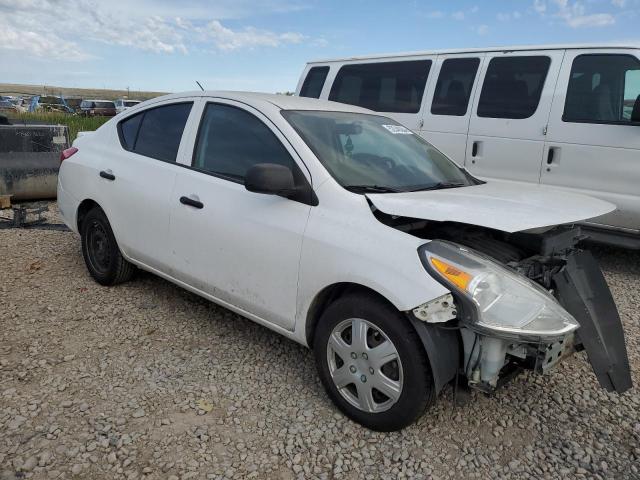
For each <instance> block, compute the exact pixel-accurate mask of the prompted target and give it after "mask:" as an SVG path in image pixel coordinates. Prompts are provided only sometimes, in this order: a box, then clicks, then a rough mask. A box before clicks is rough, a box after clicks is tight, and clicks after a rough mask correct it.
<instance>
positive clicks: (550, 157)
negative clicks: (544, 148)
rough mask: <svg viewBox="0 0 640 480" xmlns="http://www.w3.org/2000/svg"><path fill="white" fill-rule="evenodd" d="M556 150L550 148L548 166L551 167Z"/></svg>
mask: <svg viewBox="0 0 640 480" xmlns="http://www.w3.org/2000/svg"><path fill="white" fill-rule="evenodd" d="M555 151H556V149H555V148H553V147H549V151H548V152H547V165H551V164H552V163H553V157H554V154H555Z"/></svg>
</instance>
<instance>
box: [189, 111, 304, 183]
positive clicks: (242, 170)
mask: <svg viewBox="0 0 640 480" xmlns="http://www.w3.org/2000/svg"><path fill="white" fill-rule="evenodd" d="M257 163H276V164H278V165H284V166H286V167H289V168H291V169H292V170H294V162H293V159H292V158H291V156H290V155H289V152H287V150H286V149H285V148H284V146H283V145H282V143H280V141H279V140H278V139H277V138H276V136H275V135H274V134H273V132H271V130H270V129H269V128H268V127H267V126H266V125H265V124H264V123H263V122H262V121H261V120H259V119H258V118H257V117H255V116H254V115H252V114H250V113H249V112H247V111H245V110H242V109H239V108H236V107H231V106H228V105H221V104H209V105H207V109H206V111H205V114H204V116H203V118H202V123H201V125H200V131H199V134H198V141H197V145H196V148H195V151H194V156H193V167H195V168H197V169H199V170H203V171H205V172H208V173H213V174H214V175H217V176H221V177H224V178H227V179H230V180H234V181H237V182H244V176H245V174H246V173H247V170H248V169H249V168H251V167H252V166H253V165H255V164H257Z"/></svg>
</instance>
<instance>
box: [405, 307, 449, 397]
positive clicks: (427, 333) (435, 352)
mask: <svg viewBox="0 0 640 480" xmlns="http://www.w3.org/2000/svg"><path fill="white" fill-rule="evenodd" d="M407 316H408V317H409V320H410V321H411V323H412V324H413V326H414V327H415V329H416V331H417V332H418V335H419V336H420V340H421V341H422V345H424V349H425V351H426V352H427V357H428V358H429V364H430V365H431V373H432V375H433V382H434V384H435V389H436V395H437V394H439V393H440V391H441V390H442V387H444V386H445V385H446V384H447V383H449V382H450V381H451V380H453V379H454V378H455V376H456V372H457V371H458V366H459V363H460V341H459V339H458V331H457V330H455V329H445V328H442V327H438V326H436V325H431V324H428V323H425V322H422V321H420V320H418V319H417V318H415V317H414V316H413V315H412V314H410V313H409V314H407Z"/></svg>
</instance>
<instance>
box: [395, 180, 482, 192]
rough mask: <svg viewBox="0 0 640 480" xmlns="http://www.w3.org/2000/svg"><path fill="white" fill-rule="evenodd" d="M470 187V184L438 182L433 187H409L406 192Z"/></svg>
mask: <svg viewBox="0 0 640 480" xmlns="http://www.w3.org/2000/svg"><path fill="white" fill-rule="evenodd" d="M468 186H469V185H468V184H466V183H460V182H438V183H433V184H431V185H416V186H414V187H409V188H407V189H406V190H405V192H422V191H424V190H443V189H445V188H458V187H468Z"/></svg>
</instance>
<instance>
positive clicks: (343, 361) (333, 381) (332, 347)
mask: <svg viewBox="0 0 640 480" xmlns="http://www.w3.org/2000/svg"><path fill="white" fill-rule="evenodd" d="M313 348H314V354H315V360H316V366H317V368H318V373H319V375H320V379H321V381H322V384H323V385H324V387H325V389H326V390H327V393H328V394H329V397H330V398H331V399H332V400H333V402H334V403H335V404H336V405H337V406H338V408H339V409H340V410H342V412H343V413H344V414H345V415H347V416H348V417H349V418H351V419H352V420H354V421H356V422H358V423H360V424H362V425H364V426H365V427H368V428H371V429H373V430H379V431H394V430H400V429H402V428H404V427H406V426H407V425H409V424H411V423H413V422H414V421H415V420H416V419H417V418H418V417H419V416H420V415H422V414H423V413H424V411H425V410H426V408H427V407H428V406H430V405H431V404H432V403H433V402H434V400H435V387H434V384H433V377H432V375H431V368H430V366H429V361H428V358H427V355H426V352H425V351H424V348H423V346H422V343H421V342H420V339H419V338H418V335H417V333H416V331H415V329H414V328H413V326H411V324H410V323H409V322H408V321H407V319H405V318H404V317H403V316H402V314H400V312H398V311H397V310H396V309H394V308H393V307H392V306H390V305H388V304H387V303H385V302H383V301H381V300H379V299H377V298H375V297H373V296H368V295H348V296H345V297H343V298H340V299H338V300H337V301H335V302H334V303H332V304H331V305H329V307H328V308H327V309H326V310H325V311H324V313H323V314H322V316H321V318H320V320H319V324H318V328H317V331H316V334H315V338H314V345H313Z"/></svg>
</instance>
